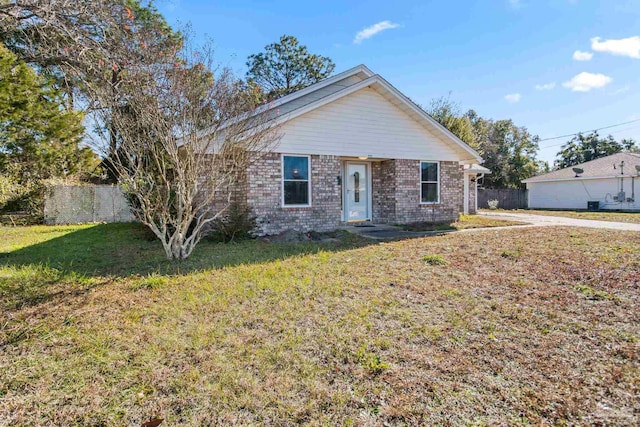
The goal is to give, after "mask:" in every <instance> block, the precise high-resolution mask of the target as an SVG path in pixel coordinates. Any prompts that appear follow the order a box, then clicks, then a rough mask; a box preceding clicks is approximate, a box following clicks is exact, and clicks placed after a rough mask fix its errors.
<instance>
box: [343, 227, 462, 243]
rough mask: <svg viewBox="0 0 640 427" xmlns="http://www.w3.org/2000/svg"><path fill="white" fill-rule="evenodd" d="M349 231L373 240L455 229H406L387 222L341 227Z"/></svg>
mask: <svg viewBox="0 0 640 427" xmlns="http://www.w3.org/2000/svg"><path fill="white" fill-rule="evenodd" d="M341 228H342V229H343V230H347V231H348V232H349V233H352V234H357V235H358V236H362V237H367V238H369V239H375V240H396V239H398V240H399V239H410V238H413V237H424V236H433V235H435V234H445V233H451V232H452V231H456V230H437V231H407V230H404V229H403V228H401V227H398V226H395V225H389V224H372V223H362V224H357V225H351V224H349V225H345V226H343V227H341Z"/></svg>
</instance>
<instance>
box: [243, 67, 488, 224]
mask: <svg viewBox="0 0 640 427" xmlns="http://www.w3.org/2000/svg"><path fill="white" fill-rule="evenodd" d="M271 110H272V111H277V117H276V118H275V119H274V120H276V121H277V122H278V124H279V125H280V128H279V134H280V139H279V141H278V142H277V144H276V146H275V147H273V148H272V149H271V150H270V152H269V153H267V154H265V155H264V156H261V158H260V159H259V160H257V161H256V162H254V163H252V164H251V166H250V167H249V170H248V171H247V174H246V182H244V183H243V186H242V187H243V188H246V202H247V203H248V205H249V206H250V208H251V209H252V211H253V214H254V215H255V216H256V217H257V220H258V225H259V228H260V233H262V234H275V233H279V232H281V231H284V230H286V229H295V230H299V231H308V230H316V231H328V230H334V229H336V228H338V227H340V226H341V225H342V224H344V223H347V222H355V221H371V222H373V223H390V224H396V223H412V222H420V221H451V220H455V219H457V217H458V215H459V214H460V213H463V212H465V213H466V212H469V213H475V211H476V177H477V176H478V175H480V174H483V173H485V172H486V171H487V170H486V169H485V168H481V167H479V164H480V163H482V158H481V157H480V155H479V154H478V153H477V152H476V151H474V150H473V149H472V148H471V147H469V146H468V145H467V144H465V143H464V142H463V141H461V140H460V139H459V138H457V137H456V136H455V135H453V134H452V133H451V132H449V131H448V130H447V129H445V128H444V127H443V126H441V125H440V124H439V123H438V122H437V121H436V120H434V119H433V118H432V117H430V116H429V115H428V114H427V113H425V112H424V111H423V110H422V109H421V108H420V107H419V106H418V105H416V104H415V103H414V102H412V101H411V100H410V99H409V98H407V97H406V96H405V95H403V94H402V93H400V91H398V90H397V89H396V88H395V87H393V86H392V85H391V84H389V83H388V82H387V81H386V80H385V79H383V78H382V77H381V76H379V75H377V74H374V73H373V72H372V71H371V70H369V69H368V68H367V67H366V66H364V65H360V66H357V67H355V68H352V69H350V70H347V71H345V72H343V73H340V74H337V75H335V76H333V77H330V78H327V79H325V80H323V81H320V82H318V83H316V84H314V85H312V86H309V87H307V88H305V89H302V90H299V91H297V92H295V93H292V94H289V95H287V96H284V97H282V98H280V99H278V100H276V101H274V102H273V103H272V105H271Z"/></svg>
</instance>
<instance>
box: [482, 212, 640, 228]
mask: <svg viewBox="0 0 640 427" xmlns="http://www.w3.org/2000/svg"><path fill="white" fill-rule="evenodd" d="M478 214H479V215H484V216H488V217H490V218H496V219H506V220H512V221H522V222H528V223H529V224H531V225H535V226H541V227H545V226H559V225H560V226H568V227H589V228H605V229H611V230H625V231H640V224H630V223H626V222H613V221H595V220H592V219H577V218H566V217H562V216H547V215H532V214H527V213H515V212H514V213H510V212H478Z"/></svg>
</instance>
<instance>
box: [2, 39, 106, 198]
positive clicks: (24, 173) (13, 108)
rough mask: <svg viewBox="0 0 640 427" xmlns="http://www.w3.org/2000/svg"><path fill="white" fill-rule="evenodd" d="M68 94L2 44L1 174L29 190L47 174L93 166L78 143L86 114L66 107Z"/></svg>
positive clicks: (70, 172)
mask: <svg viewBox="0 0 640 427" xmlns="http://www.w3.org/2000/svg"><path fill="white" fill-rule="evenodd" d="M63 103H64V99H63V97H62V95H61V94H60V92H59V91H58V90H57V89H56V88H54V87H53V85H52V84H51V82H50V81H48V80H47V79H45V78H44V77H41V76H39V75H38V74H37V73H36V72H35V71H34V70H33V69H32V68H31V67H29V66H28V65H26V64H25V63H24V62H23V61H20V60H18V58H17V57H16V55H14V54H13V53H12V52H10V51H9V50H8V49H7V48H6V47H5V46H3V45H0V175H2V176H3V177H4V179H5V180H7V179H9V180H11V182H13V183H14V184H17V185H20V186H21V187H22V188H23V189H26V191H27V192H28V191H30V189H33V188H36V187H37V186H38V185H39V184H40V183H41V182H42V180H45V179H49V178H65V177H68V176H71V175H77V174H80V173H82V172H85V171H87V169H89V168H90V167H91V165H92V162H93V161H94V159H95V155H94V153H93V152H92V151H91V150H90V149H89V148H80V147H79V146H78V144H79V142H80V139H81V137H82V135H83V132H84V128H83V126H82V115H81V114H80V113H78V112H74V111H69V110H66V109H64V108H63Z"/></svg>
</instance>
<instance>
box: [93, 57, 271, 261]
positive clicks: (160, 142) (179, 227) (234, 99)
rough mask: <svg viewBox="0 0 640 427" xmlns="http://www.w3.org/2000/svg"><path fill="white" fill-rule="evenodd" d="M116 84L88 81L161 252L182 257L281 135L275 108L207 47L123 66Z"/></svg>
mask: <svg viewBox="0 0 640 427" xmlns="http://www.w3.org/2000/svg"><path fill="white" fill-rule="evenodd" d="M105 73H107V70H105ZM116 84H117V85H119V87H118V88H117V89H118V90H116V91H112V90H109V88H108V87H105V85H102V84H96V85H95V86H94V87H91V88H90V89H91V90H90V93H91V96H92V98H93V99H94V100H96V101H97V102H98V103H99V104H100V106H101V107H103V108H100V109H98V110H97V111H105V112H108V114H109V119H110V120H111V121H112V122H113V123H114V125H115V126H116V127H117V129H118V130H119V133H118V135H119V141H118V150H117V151H116V155H115V156H114V157H113V160H112V161H113V166H114V168H115V169H116V171H117V173H118V175H119V177H120V183H121V185H122V186H123V188H124V189H125V191H126V192H127V193H128V194H129V195H130V198H131V202H132V206H133V209H134V213H135V214H136V216H137V218H138V219H139V220H140V221H141V222H142V223H143V224H145V225H146V226H148V227H149V228H150V229H151V231H152V232H153V233H154V234H155V235H156V236H157V237H158V239H160V241H161V242H162V246H163V248H164V250H165V253H166V255H167V258H169V259H185V258H187V257H189V255H191V253H192V251H193V249H194V247H195V246H196V245H197V244H198V242H199V241H200V239H201V238H202V237H203V236H204V235H205V234H206V232H207V231H208V229H209V227H210V225H211V222H212V221H214V220H215V219H217V218H219V217H220V216H221V215H223V214H224V213H225V212H226V211H227V210H228V208H229V206H231V204H232V203H233V202H234V200H233V195H234V193H235V191H236V190H237V189H238V188H239V187H242V185H243V182H242V179H243V177H244V176H245V172H246V170H247V167H248V166H249V164H250V162H251V161H254V160H255V159H257V158H259V157H260V156H261V154H262V153H264V152H266V151H268V150H269V149H270V148H271V146H272V144H274V143H275V142H276V141H277V139H278V130H277V126H274V125H273V123H272V118H273V117H272V116H273V115H272V112H271V110H270V109H269V107H257V106H256V105H255V103H254V102H253V97H252V96H251V95H250V94H249V93H248V91H247V87H246V84H245V83H244V82H243V81H241V80H239V79H237V78H235V77H234V76H233V75H232V74H231V73H230V72H229V71H228V70H226V69H221V70H216V69H214V67H213V54H212V51H211V50H210V49H203V50H200V51H195V50H192V49H191V48H189V47H185V48H184V49H183V50H182V51H181V52H179V53H178V55H177V56H176V60H175V62H174V63H173V64H172V65H168V66H157V65H156V66H152V67H147V66H141V67H135V66H133V67H128V69H127V71H126V72H123V73H122V74H121V75H120V79H119V80H118V82H117V83H116ZM114 93H115V94H117V96H116V97H115V98H114ZM102 136H103V138H102V141H103V143H104V144H103V145H104V148H105V150H109V146H110V145H111V141H110V138H109V134H108V133H105V134H103V135H102Z"/></svg>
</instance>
